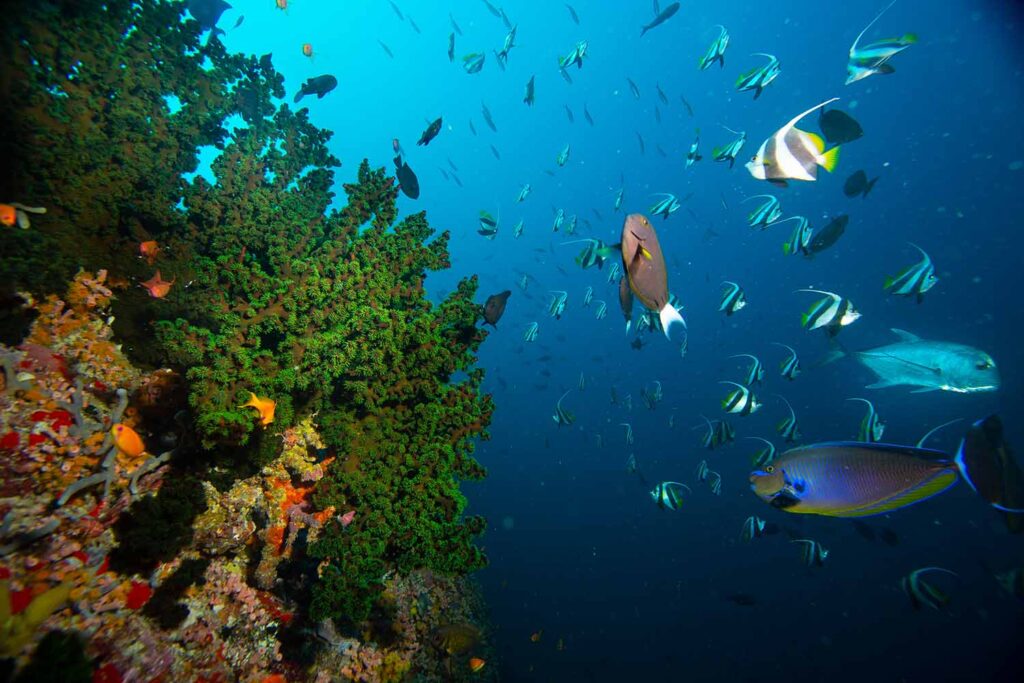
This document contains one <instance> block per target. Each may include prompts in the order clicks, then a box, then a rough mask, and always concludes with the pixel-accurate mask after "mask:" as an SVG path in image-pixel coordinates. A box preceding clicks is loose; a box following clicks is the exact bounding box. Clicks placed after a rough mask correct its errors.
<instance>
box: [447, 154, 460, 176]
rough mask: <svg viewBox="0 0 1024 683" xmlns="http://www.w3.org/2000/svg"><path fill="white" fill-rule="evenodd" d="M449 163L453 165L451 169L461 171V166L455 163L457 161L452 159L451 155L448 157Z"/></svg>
mask: <svg viewBox="0 0 1024 683" xmlns="http://www.w3.org/2000/svg"><path fill="white" fill-rule="evenodd" d="M448 165H449V166H451V169H452V170H453V171H455V172H456V173H457V172H458V171H459V167H458V166H456V165H455V162H453V161H452V159H451V157H448Z"/></svg>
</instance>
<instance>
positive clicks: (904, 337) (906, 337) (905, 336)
mask: <svg viewBox="0 0 1024 683" xmlns="http://www.w3.org/2000/svg"><path fill="white" fill-rule="evenodd" d="M890 329H891V330H892V333H893V334H895V335H896V336H897V337H899V338H900V341H905V342H917V341H921V338H920V337H918V336H917V335H916V334H911V333H910V332H907V331H906V330H901V329H899V328H897V327H893V328H890Z"/></svg>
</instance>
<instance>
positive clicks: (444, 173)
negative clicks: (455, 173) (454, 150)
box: [437, 167, 448, 180]
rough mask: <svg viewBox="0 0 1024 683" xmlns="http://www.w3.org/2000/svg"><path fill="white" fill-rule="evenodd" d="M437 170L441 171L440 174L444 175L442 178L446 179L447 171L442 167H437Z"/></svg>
mask: <svg viewBox="0 0 1024 683" xmlns="http://www.w3.org/2000/svg"><path fill="white" fill-rule="evenodd" d="M437 170H438V171H440V172H441V175H442V176H444V179H445V180H448V171H446V170H444V169H443V168H441V167H438V169H437Z"/></svg>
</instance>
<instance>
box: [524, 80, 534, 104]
mask: <svg viewBox="0 0 1024 683" xmlns="http://www.w3.org/2000/svg"><path fill="white" fill-rule="evenodd" d="M535 78H536V76H530V80H529V81H527V82H526V94H525V95H524V96H523V102H525V103H526V104H527V106H530V107H532V106H533V99H534V95H533V82H534V79H535Z"/></svg>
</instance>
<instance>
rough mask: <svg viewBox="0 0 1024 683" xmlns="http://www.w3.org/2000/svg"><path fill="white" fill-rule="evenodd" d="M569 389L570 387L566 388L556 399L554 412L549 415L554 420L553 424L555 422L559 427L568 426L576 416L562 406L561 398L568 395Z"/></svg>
mask: <svg viewBox="0 0 1024 683" xmlns="http://www.w3.org/2000/svg"><path fill="white" fill-rule="evenodd" d="M570 391H572V389H569V390H567V391H566V392H565V393H564V394H562V396H561V397H560V398H559V399H558V402H557V403H555V414H554V415H552V416H551V419H552V420H554V421H555V424H557V425H558V426H559V427H561V426H562V425H565V426H567V427H568V426H569V425H571V424H572V423H573V422H575V421H576V416H575V415H573V414H572V413H571V412H569V411H568V410H566V409H565V408H563V407H562V399H564V398H565V397H566V396H568V395H569V392H570Z"/></svg>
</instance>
